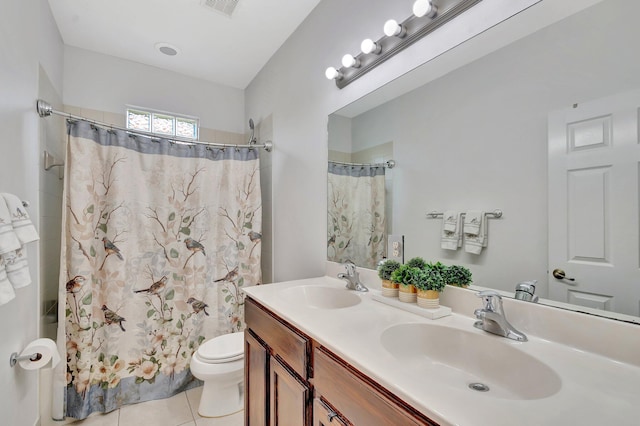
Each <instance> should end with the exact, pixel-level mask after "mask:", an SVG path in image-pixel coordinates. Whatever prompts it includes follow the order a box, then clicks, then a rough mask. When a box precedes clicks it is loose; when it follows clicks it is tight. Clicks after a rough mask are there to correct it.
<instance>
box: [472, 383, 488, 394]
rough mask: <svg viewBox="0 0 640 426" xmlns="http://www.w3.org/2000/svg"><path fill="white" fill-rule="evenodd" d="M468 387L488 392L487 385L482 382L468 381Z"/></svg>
mask: <svg viewBox="0 0 640 426" xmlns="http://www.w3.org/2000/svg"><path fill="white" fill-rule="evenodd" d="M469 389H471V390H474V391H478V392H489V386H487V385H485V384H484V383H470V384H469Z"/></svg>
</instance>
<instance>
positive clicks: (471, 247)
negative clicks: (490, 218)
mask: <svg viewBox="0 0 640 426" xmlns="http://www.w3.org/2000/svg"><path fill="white" fill-rule="evenodd" d="M464 238H465V242H464V251H466V252H467V253H471V254H480V253H482V248H483V247H486V246H487V244H488V240H489V236H488V230H487V215H486V214H485V213H484V212H482V211H478V210H469V211H468V212H466V213H465V218H464Z"/></svg>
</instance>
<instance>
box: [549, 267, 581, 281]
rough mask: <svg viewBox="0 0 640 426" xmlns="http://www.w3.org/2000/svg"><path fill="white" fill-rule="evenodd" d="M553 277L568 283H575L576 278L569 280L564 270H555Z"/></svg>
mask: <svg viewBox="0 0 640 426" xmlns="http://www.w3.org/2000/svg"><path fill="white" fill-rule="evenodd" d="M552 274H553V277H554V278H557V279H559V280H567V281H575V280H576V279H575V278H568V277H567V275H566V274H565V273H564V271H563V270H562V269H554V270H553V272H552Z"/></svg>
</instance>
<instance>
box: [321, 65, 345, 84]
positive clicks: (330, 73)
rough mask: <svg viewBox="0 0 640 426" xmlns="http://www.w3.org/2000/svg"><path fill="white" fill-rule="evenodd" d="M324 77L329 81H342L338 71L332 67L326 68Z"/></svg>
mask: <svg viewBox="0 0 640 426" xmlns="http://www.w3.org/2000/svg"><path fill="white" fill-rule="evenodd" d="M324 75H325V76H326V77H327V79H329V80H336V81H338V80H341V79H342V73H341V72H340V71H338V70H337V69H335V68H334V67H329V68H327V69H326V71H325V72H324Z"/></svg>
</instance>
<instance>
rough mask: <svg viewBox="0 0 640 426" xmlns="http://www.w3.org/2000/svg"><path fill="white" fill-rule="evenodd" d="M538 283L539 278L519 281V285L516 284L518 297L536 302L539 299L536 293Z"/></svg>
mask: <svg viewBox="0 0 640 426" xmlns="http://www.w3.org/2000/svg"><path fill="white" fill-rule="evenodd" d="M537 283H538V280H531V281H522V282H520V283H518V285H516V299H518V300H524V301H526V302H534V303H536V302H537V301H538V296H536V295H535V292H536V284H537Z"/></svg>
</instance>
